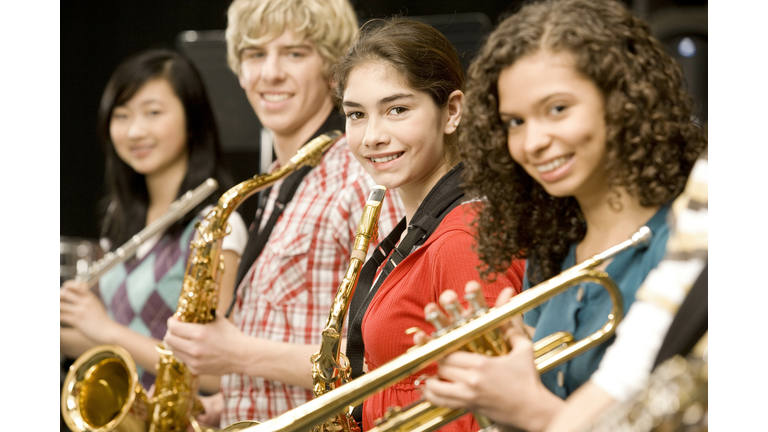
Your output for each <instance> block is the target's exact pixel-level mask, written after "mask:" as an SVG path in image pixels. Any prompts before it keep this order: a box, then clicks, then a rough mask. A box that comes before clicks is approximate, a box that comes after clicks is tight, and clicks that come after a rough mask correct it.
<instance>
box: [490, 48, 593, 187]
mask: <svg viewBox="0 0 768 432" xmlns="http://www.w3.org/2000/svg"><path fill="white" fill-rule="evenodd" d="M498 89H499V116H500V117H501V120H502V121H503V122H504V123H505V124H506V126H507V129H508V135H507V144H508V146H509V152H510V154H511V155H512V158H513V159H514V160H515V161H516V162H517V163H519V164H520V165H521V166H522V167H523V168H525V170H526V172H528V174H529V175H530V176H531V177H533V178H534V179H535V180H536V181H537V182H538V183H539V184H541V185H542V186H543V187H544V189H545V190H546V191H547V192H548V193H549V194H550V195H553V196H557V197H565V196H574V197H576V198H577V199H578V200H581V199H586V198H590V197H594V196H596V195H597V194H599V195H601V196H602V195H603V194H605V193H606V190H607V189H606V186H607V172H606V171H605V170H604V169H602V167H603V166H604V165H605V158H606V127H605V108H604V102H603V97H602V95H601V93H600V90H599V89H598V88H597V86H596V85H595V84H594V83H593V82H592V81H591V80H590V79H589V78H586V77H584V76H583V75H581V74H580V73H579V72H578V71H577V70H576V68H575V59H574V57H573V55H572V54H570V53H567V52H561V53H551V52H548V51H539V52H537V53H534V54H532V55H528V56H526V57H523V58H522V59H520V60H518V61H517V62H515V63H514V64H513V65H512V66H509V67H507V68H506V69H504V70H502V72H501V74H500V75H499V81H498Z"/></svg>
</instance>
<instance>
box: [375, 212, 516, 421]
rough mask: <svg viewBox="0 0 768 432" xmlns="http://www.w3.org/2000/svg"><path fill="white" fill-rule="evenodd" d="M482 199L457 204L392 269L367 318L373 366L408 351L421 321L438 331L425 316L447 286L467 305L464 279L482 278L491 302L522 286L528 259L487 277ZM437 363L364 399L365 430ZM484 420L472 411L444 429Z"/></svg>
mask: <svg viewBox="0 0 768 432" xmlns="http://www.w3.org/2000/svg"><path fill="white" fill-rule="evenodd" d="M478 205H480V204H479V203H478V202H471V203H465V204H463V205H460V206H458V207H456V208H455V209H453V211H451V212H450V213H449V214H448V215H447V216H446V217H445V219H443V221H442V222H441V223H440V226H438V228H437V230H435V232H434V233H433V234H432V235H431V236H430V237H429V239H428V240H427V241H426V242H425V243H424V245H422V246H421V247H419V248H418V249H417V250H415V251H414V252H412V253H411V254H410V255H408V257H406V258H405V259H404V260H403V261H402V262H401V263H400V264H399V265H398V266H397V267H396V268H394V269H393V270H392V272H391V273H390V274H389V276H388V277H387V279H386V280H385V281H384V283H383V284H382V285H381V287H380V288H379V290H378V292H377V293H376V295H375V296H374V298H373V300H372V301H371V304H370V305H369V306H368V310H367V311H366V314H365V317H364V319H363V323H362V333H363V340H364V342H365V362H366V365H367V368H368V370H369V371H372V370H374V369H376V368H377V367H379V366H381V365H383V364H384V363H386V362H388V361H390V360H392V359H394V358H395V357H398V356H400V355H401V354H404V353H405V352H406V350H407V349H408V348H410V347H411V346H413V336H411V335H406V334H405V330H406V329H408V328H410V327H420V328H422V329H423V330H424V331H426V332H427V333H428V334H431V333H432V332H433V331H434V327H432V326H431V325H430V324H429V323H428V322H427V321H425V320H424V306H426V305H427V303H430V302H437V301H438V297H439V296H440V294H441V293H442V292H443V291H445V290H449V289H450V290H453V291H455V292H456V293H457V294H458V295H459V298H460V300H461V302H462V304H463V306H464V307H466V306H467V305H466V302H465V301H464V285H465V284H466V283H467V282H468V281H470V280H476V281H480V282H481V284H482V286H483V293H484V294H485V298H486V299H487V302H488V304H489V305H493V304H494V302H495V301H496V297H497V296H498V294H499V292H500V291H501V290H502V289H503V288H505V287H513V288H514V289H515V290H516V292H520V289H521V286H522V279H523V272H524V269H525V265H524V262H523V261H514V262H513V263H512V265H511V266H510V267H509V268H508V269H507V271H506V272H505V273H504V274H500V275H498V277H497V279H496V281H495V282H493V283H484V282H482V281H481V279H480V276H479V273H478V271H477V268H478V267H479V266H480V261H479V259H478V257H477V254H476V253H475V249H474V247H475V244H476V240H475V236H476V230H474V229H473V228H472V227H471V222H472V220H473V219H474V217H475V214H476V211H477V206H478ZM436 373H437V365H435V364H433V365H431V366H429V367H428V368H426V369H425V370H423V371H421V372H419V373H417V374H415V375H412V376H409V377H408V378H406V379H404V380H403V381H401V382H399V383H397V384H395V385H394V386H392V387H389V388H387V389H385V390H383V391H381V392H379V393H377V394H375V395H374V396H372V397H371V398H369V399H367V400H366V401H365V403H364V405H363V430H368V429H371V428H373V427H374V420H376V419H378V418H380V417H382V416H383V415H384V413H385V412H386V410H387V408H388V407H392V406H400V407H403V406H406V405H408V404H409V403H411V402H413V401H415V400H417V399H418V398H419V397H420V396H421V394H420V391H419V390H418V389H417V388H416V387H415V386H414V380H415V379H417V378H418V377H419V376H421V375H422V374H430V375H434V374H436ZM478 429H480V428H479V426H478V425H477V422H475V420H474V418H473V417H472V416H464V417H462V418H460V419H458V420H456V421H454V422H453V423H450V424H448V425H446V426H444V427H443V428H442V429H441V431H447V432H463V431H471V432H475V431H477V430H478Z"/></svg>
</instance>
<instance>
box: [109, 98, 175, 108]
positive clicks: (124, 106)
mask: <svg viewBox="0 0 768 432" xmlns="http://www.w3.org/2000/svg"><path fill="white" fill-rule="evenodd" d="M152 103H158V104H161V105H162V103H163V101H161V100H160V99H148V100H145V101H144V102H142V103H140V104H139V106H144V105H149V104H152ZM118 108H125V109H128V106H127V105H126V104H122V105H115V108H114V109H118Z"/></svg>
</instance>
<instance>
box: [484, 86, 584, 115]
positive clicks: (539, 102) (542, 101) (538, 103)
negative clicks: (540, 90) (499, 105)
mask: <svg viewBox="0 0 768 432" xmlns="http://www.w3.org/2000/svg"><path fill="white" fill-rule="evenodd" d="M561 96H569V97H570V96H572V94H571V93H568V92H562V91H561V92H557V93H552V94H549V95H546V96H544V97H543V98H541V99H539V100H537V101H536V102H534V105H535V106H536V107H540V106H542V105H546V104H547V102H549V101H550V100H551V99H554V98H557V97H561ZM516 115H517V114H514V113H508V112H504V111H501V110H500V109H499V117H500V118H504V117H505V116H506V117H509V118H511V117H514V116H516Z"/></svg>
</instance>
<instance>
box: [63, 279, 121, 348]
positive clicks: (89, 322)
mask: <svg viewBox="0 0 768 432" xmlns="http://www.w3.org/2000/svg"><path fill="white" fill-rule="evenodd" d="M59 319H60V321H61V322H62V323H64V324H68V325H70V326H72V327H74V328H76V329H78V330H80V331H81V332H82V333H83V334H84V335H86V336H88V337H89V338H91V339H93V340H94V341H96V342H98V343H101V344H106V343H111V341H110V339H111V338H110V335H111V334H112V332H113V330H114V327H115V326H116V325H118V324H117V323H115V322H114V321H112V320H111V319H110V318H109V316H108V315H107V311H106V310H105V309H104V305H103V304H102V303H101V300H99V298H98V297H96V295H95V294H94V293H93V292H92V291H91V290H90V289H89V288H88V286H86V285H85V284H84V283H82V282H76V281H74V280H68V281H66V282H64V285H62V287H61V290H60V292H59Z"/></svg>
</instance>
